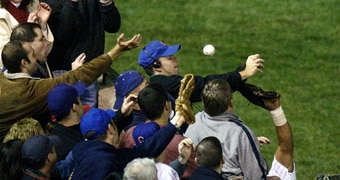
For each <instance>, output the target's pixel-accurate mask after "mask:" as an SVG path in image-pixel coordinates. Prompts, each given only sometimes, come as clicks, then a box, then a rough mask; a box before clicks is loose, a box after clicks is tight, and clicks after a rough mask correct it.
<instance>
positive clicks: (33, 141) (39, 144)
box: [21, 135, 61, 161]
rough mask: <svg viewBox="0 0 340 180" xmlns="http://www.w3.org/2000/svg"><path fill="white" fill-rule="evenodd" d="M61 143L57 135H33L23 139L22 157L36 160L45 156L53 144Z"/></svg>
mask: <svg viewBox="0 0 340 180" xmlns="http://www.w3.org/2000/svg"><path fill="white" fill-rule="evenodd" d="M59 145H61V139H60V138H59V137H58V136H55V135H52V136H45V135H35V136H32V137H30V138H28V139H26V140H25V142H24V143H23V145H22V149H21V155H22V159H27V160H30V161H38V160H43V159H45V158H46V156H47V155H48V153H49V152H51V149H52V147H53V146H59Z"/></svg>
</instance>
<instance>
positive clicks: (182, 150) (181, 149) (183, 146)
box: [178, 138, 193, 164]
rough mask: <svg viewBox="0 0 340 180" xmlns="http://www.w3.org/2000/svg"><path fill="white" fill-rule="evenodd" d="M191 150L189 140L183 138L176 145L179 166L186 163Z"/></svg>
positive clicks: (190, 141)
mask: <svg viewBox="0 0 340 180" xmlns="http://www.w3.org/2000/svg"><path fill="white" fill-rule="evenodd" d="M192 148H193V147H192V140H191V139H190V138H185V139H183V140H182V141H181V142H180V143H179V144H178V153H179V162H180V163H181V164H186V163H187V162H188V160H189V158H190V155H191V150H192Z"/></svg>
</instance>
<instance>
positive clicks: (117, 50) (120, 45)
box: [107, 33, 142, 61]
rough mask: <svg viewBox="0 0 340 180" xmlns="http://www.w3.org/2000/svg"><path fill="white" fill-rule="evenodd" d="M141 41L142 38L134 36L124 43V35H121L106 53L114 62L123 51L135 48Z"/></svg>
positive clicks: (138, 35)
mask: <svg viewBox="0 0 340 180" xmlns="http://www.w3.org/2000/svg"><path fill="white" fill-rule="evenodd" d="M141 41H142V36H141V35H140V34H136V35H134V36H133V37H132V38H131V39H130V40H127V41H124V33H122V34H120V35H119V37H118V38H117V44H116V46H115V47H113V48H112V49H111V50H110V51H109V52H107V55H109V56H110V57H111V59H112V60H113V61H114V60H115V59H116V58H117V57H118V56H119V55H120V54H121V53H122V52H123V51H128V50H131V49H134V48H137V47H138V46H139V44H140V42H141Z"/></svg>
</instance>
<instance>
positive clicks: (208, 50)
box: [203, 44, 215, 56]
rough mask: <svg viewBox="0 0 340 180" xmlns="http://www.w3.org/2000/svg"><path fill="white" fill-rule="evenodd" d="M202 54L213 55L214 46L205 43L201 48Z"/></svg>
mask: <svg viewBox="0 0 340 180" xmlns="http://www.w3.org/2000/svg"><path fill="white" fill-rule="evenodd" d="M203 54H205V55H206V56H213V55H214V54H215V47H214V46H213V45H211V44H207V45H205V46H204V48H203Z"/></svg>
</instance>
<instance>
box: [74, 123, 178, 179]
mask: <svg viewBox="0 0 340 180" xmlns="http://www.w3.org/2000/svg"><path fill="white" fill-rule="evenodd" d="M176 132H177V129H176V127H175V126H174V125H172V124H171V123H169V124H168V125H167V126H165V127H164V128H161V129H160V130H159V131H157V132H156V134H154V136H153V137H151V138H150V139H147V140H146V141H145V142H144V143H143V144H141V145H140V146H138V147H133V148H129V149H116V148H115V147H114V146H112V145H110V144H108V143H106V142H103V141H82V142H79V143H78V144H77V145H76V146H75V147H74V148H73V150H72V154H73V158H74V164H75V170H74V173H73V177H72V179H82V180H83V179H99V180H100V179H105V177H106V176H107V175H109V174H110V173H112V172H119V173H122V172H123V169H124V167H125V166H126V164H127V163H128V162H130V161H132V160H133V159H135V158H138V157H157V156H159V155H160V154H161V153H162V152H163V150H164V149H165V147H166V146H167V145H168V144H169V142H170V141H171V140H172V138H173V137H174V135H175V133H176Z"/></svg>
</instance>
